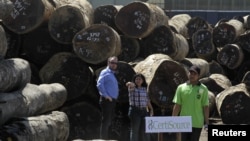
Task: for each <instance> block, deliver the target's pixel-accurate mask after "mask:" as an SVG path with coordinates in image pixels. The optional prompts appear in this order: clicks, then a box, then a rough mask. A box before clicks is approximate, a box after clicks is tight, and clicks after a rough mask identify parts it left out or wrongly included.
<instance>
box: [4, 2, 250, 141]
mask: <svg viewBox="0 0 250 141" xmlns="http://www.w3.org/2000/svg"><path fill="white" fill-rule="evenodd" d="M10 1H11V2H12V3H14V9H11V6H8V5H9V4H10V3H8V1H0V6H1V7H4V8H5V9H6V11H5V13H2V12H0V14H3V15H1V20H0V25H1V27H0V37H1V38H0V39H1V41H0V56H1V57H0V66H1V70H0V74H1V76H0V79H1V84H0V118H1V119H0V122H1V124H2V125H1V129H0V135H3V134H5V135H9V137H13V138H17V137H16V136H11V134H15V133H16V132H19V133H20V134H26V137H27V138H28V137H29V136H31V135H34V136H36V138H37V140H39V139H38V138H39V137H38V136H37V134H36V131H35V130H34V132H29V133H23V131H22V130H21V128H19V127H16V125H22V127H25V128H27V127H26V126H23V125H26V122H27V121H28V120H29V119H30V118H29V117H32V119H33V117H35V118H38V121H39V123H41V125H42V127H44V128H41V130H42V131H43V132H44V133H46V135H48V136H50V137H51V138H56V137H57V136H60V137H62V138H63V139H61V140H74V139H76V140H77V139H78V140H81V139H83V140H92V139H94V138H99V136H98V133H99V131H98V130H99V126H100V107H99V104H98V100H99V94H98V91H97V89H96V79H97V77H98V75H99V73H100V71H101V70H102V69H103V68H105V67H106V60H107V58H108V57H109V56H113V55H116V56H118V58H119V63H118V71H117V74H116V76H117V79H118V82H119V89H120V96H119V98H118V102H117V109H116V113H115V115H116V117H115V119H114V120H113V124H112V126H111V128H110V134H111V136H112V137H113V138H114V139H115V140H119V141H127V140H128V131H129V123H130V122H129V120H128V117H127V112H128V95H127V88H126V86H125V83H126V82H127V81H130V80H131V79H132V77H133V75H134V74H135V73H136V72H141V73H143V74H144V75H145V76H146V78H147V80H146V81H147V83H148V84H149V87H148V93H149V96H150V98H151V100H152V104H153V106H154V108H155V115H156V116H157V115H168V116H169V115H171V112H172V111H171V110H172V106H173V103H172V98H173V96H174V93H175V89H176V87H177V86H178V85H179V84H180V83H183V82H185V81H186V80H187V73H188V68H189V67H190V66H191V65H198V66H200V67H201V75H200V81H201V82H203V83H204V84H205V85H207V87H208V89H209V102H210V105H209V106H210V113H211V114H210V116H211V117H213V116H216V117H217V116H218V117H220V118H221V119H222V121H223V122H224V123H226V124H232V123H237V124H238V123H239V124H240V123H249V119H250V118H249V115H246V113H247V112H246V111H249V109H250V106H249V103H250V100H249V89H248V87H249V85H250V83H249V81H250V77H249V76H250V75H249V70H250V61H249V56H250V55H249V53H250V46H249V42H250V39H249V38H250V35H249V33H250V32H249V28H250V27H249V25H250V24H249V23H250V22H249V21H250V20H249V15H246V16H244V17H235V18H234V19H221V20H220V21H218V23H217V24H216V25H210V24H209V23H208V22H207V21H205V20H204V19H202V18H200V17H190V16H189V15H187V14H181V15H175V16H173V17H168V16H166V14H165V13H164V11H163V10H162V9H161V8H159V7H158V6H156V5H153V4H149V3H146V2H132V3H129V4H128V5H124V6H116V5H104V6H100V7H98V8H96V9H93V8H92V6H91V5H90V4H89V3H88V2H87V1H82V0H81V1H75V3H78V4H75V3H74V2H72V1H71V0H55V1H53V2H52V1H50V0H33V1H21V2H20V3H19V5H18V4H17V3H16V2H17V0H10ZM5 2H7V3H5ZM8 7H9V9H8ZM12 8H13V7H12ZM7 9H8V10H7ZM0 10H1V11H2V8H0ZM8 11H10V12H8ZM15 11H17V13H15ZM6 12H7V13H6ZM24 15H25V16H24ZM55 84H56V85H57V86H54V85H55ZM17 103H18V104H17ZM234 105H238V106H234ZM52 111H60V112H63V113H65V114H66V115H67V119H68V122H69V126H68V125H66V124H67V120H66V118H65V115H64V114H62V117H61V118H63V119H64V120H65V124H61V125H62V126H63V127H62V128H61V127H57V125H56V124H54V126H52V128H53V129H52V130H54V131H58V133H55V132H54V134H53V135H52V134H49V132H51V130H50V129H48V128H45V126H49V125H44V124H45V123H44V121H43V118H41V117H43V115H45V114H47V113H49V112H52ZM59 115H61V114H59ZM40 116H41V117H40ZM45 116H46V117H50V115H45ZM14 117H15V118H14ZM20 118H21V119H25V121H22V120H21V119H20ZM61 118H60V117H58V118H57V116H56V117H55V119H53V120H55V121H56V122H61V120H60V119H61ZM49 119H50V118H49ZM21 122H22V123H21ZM12 123H13V124H12ZM32 124H33V121H32ZM33 125H34V128H36V127H35V123H34V124H33ZM8 126H9V127H10V126H11V127H13V126H14V127H16V128H15V130H8V129H7V128H6V127H8ZM31 128H33V127H31ZM31 128H27V131H31V130H32V129H31ZM68 128H69V129H68ZM59 130H61V131H60V133H64V134H65V136H61V135H60V133H59ZM7 131H8V133H7ZM9 131H13V133H11V132H9ZM14 131H16V132H14ZM67 132H68V133H67ZM47 133H48V134H47ZM66 136H67V137H66ZM4 137H6V136H4ZM46 137H47V136H46ZM153 137H154V136H152V140H153ZM6 138H7V137H6ZM6 138H5V139H6ZM41 138H42V137H41ZM66 138H68V139H66ZM61 140H60V141H61ZM32 141H33V140H32Z"/></svg>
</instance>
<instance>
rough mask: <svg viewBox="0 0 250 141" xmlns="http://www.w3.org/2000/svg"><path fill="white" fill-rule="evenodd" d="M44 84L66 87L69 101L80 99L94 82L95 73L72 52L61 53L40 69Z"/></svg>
mask: <svg viewBox="0 0 250 141" xmlns="http://www.w3.org/2000/svg"><path fill="white" fill-rule="evenodd" d="M39 76H40V78H41V81H42V83H60V84H62V85H64V87H66V89H67V92H68V96H67V101H70V100H73V99H76V98H78V97H79V96H81V95H83V94H84V92H85V91H86V90H87V88H88V86H89V84H90V83H91V81H93V72H92V70H91V69H90V68H89V65H87V64H86V63H85V62H84V61H82V60H81V59H80V58H79V57H77V56H76V55H75V54H73V53H70V52H60V53H57V54H55V55H54V56H52V57H51V58H50V60H49V61H48V62H47V63H46V64H45V65H44V66H43V67H42V68H41V69H40V71H39Z"/></svg>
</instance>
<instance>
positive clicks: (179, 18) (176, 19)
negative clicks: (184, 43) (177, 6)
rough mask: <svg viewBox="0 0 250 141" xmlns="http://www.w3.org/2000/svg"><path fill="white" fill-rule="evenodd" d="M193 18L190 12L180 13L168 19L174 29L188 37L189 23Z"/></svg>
mask: <svg viewBox="0 0 250 141" xmlns="http://www.w3.org/2000/svg"><path fill="white" fill-rule="evenodd" d="M190 19H191V16H190V15H189V14H178V15H174V16H173V17H171V18H170V19H169V21H168V24H169V26H170V28H171V29H172V31H174V32H175V33H179V34H181V35H183V36H184V37H185V38H188V37H189V36H188V28H187V26H186V25H187V23H188V22H189V20H190Z"/></svg>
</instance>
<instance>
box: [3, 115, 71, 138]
mask: <svg viewBox="0 0 250 141" xmlns="http://www.w3.org/2000/svg"><path fill="white" fill-rule="evenodd" d="M68 136H69V120H68V117H67V115H66V114H65V113H63V112H60V111H53V112H50V113H47V114H44V115H39V116H31V117H17V118H15V119H12V120H11V121H9V123H8V125H6V126H2V127H0V140H15V141H67V139H68Z"/></svg>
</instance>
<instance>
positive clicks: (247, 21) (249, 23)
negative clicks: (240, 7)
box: [243, 15, 250, 30]
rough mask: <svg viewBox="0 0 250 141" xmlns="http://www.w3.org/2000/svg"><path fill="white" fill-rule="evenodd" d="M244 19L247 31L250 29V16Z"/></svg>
mask: <svg viewBox="0 0 250 141" xmlns="http://www.w3.org/2000/svg"><path fill="white" fill-rule="evenodd" d="M243 19H244V28H245V29H246V30H248V29H250V15H245V16H243Z"/></svg>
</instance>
